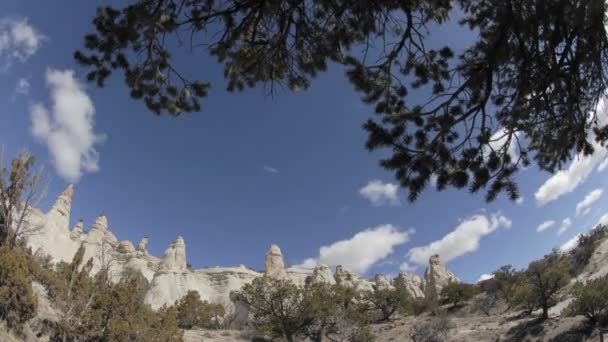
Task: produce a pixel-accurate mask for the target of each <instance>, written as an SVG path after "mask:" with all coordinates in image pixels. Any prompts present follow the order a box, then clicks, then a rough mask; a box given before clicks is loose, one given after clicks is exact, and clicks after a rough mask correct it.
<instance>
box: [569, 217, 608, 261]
mask: <svg viewBox="0 0 608 342" xmlns="http://www.w3.org/2000/svg"><path fill="white" fill-rule="evenodd" d="M607 224H608V213H606V214H604V215H602V217H600V218H599V220H597V223H596V224H595V225H594V226H593V227H591V229H590V230H594V229H595V228H596V227H597V226H599V225H607ZM582 234H583V233H579V234H576V235H575V236H574V237H572V239H570V240H568V241H566V243H564V244H563V245H562V246H561V247H560V248H559V250H560V251H562V252H569V251H571V250H572V249H573V248H574V247H576V246H578V238H579V237H580V236H581V235H582Z"/></svg>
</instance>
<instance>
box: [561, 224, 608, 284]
mask: <svg viewBox="0 0 608 342" xmlns="http://www.w3.org/2000/svg"><path fill="white" fill-rule="evenodd" d="M607 236H608V226H607V225H598V226H597V227H595V228H594V229H592V230H591V231H590V232H589V233H588V234H581V235H580V236H579V237H578V244H577V246H576V247H575V248H574V249H572V250H571V251H570V252H569V253H568V254H569V256H570V259H571V263H570V273H571V274H572V275H573V276H576V275H578V274H579V273H580V272H581V270H582V269H583V268H584V267H585V265H587V263H588V262H589V259H591V256H592V255H593V253H594V252H595V249H596V248H597V246H598V245H599V244H600V243H601V241H603V240H604V239H605V238H606V237H607Z"/></svg>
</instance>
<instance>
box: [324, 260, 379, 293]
mask: <svg viewBox="0 0 608 342" xmlns="http://www.w3.org/2000/svg"><path fill="white" fill-rule="evenodd" d="M334 279H335V280H336V283H337V284H338V285H341V286H344V287H348V288H352V289H354V290H357V291H373V290H374V287H373V285H372V283H371V282H369V281H367V280H365V279H361V278H360V277H359V276H358V275H357V274H356V273H354V272H352V271H350V270H348V269H346V268H345V267H343V266H342V265H338V266H336V272H335V273H334Z"/></svg>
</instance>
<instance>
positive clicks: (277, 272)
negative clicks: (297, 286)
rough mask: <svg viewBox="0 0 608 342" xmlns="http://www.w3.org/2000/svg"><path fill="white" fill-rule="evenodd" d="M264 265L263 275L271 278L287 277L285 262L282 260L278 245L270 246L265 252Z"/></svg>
mask: <svg viewBox="0 0 608 342" xmlns="http://www.w3.org/2000/svg"><path fill="white" fill-rule="evenodd" d="M265 265H266V268H265V269H264V275H265V276H267V277H269V278H272V279H285V278H287V272H285V263H284V262H283V253H281V249H280V248H279V246H277V245H272V246H270V249H269V250H268V252H267V253H266V261H265Z"/></svg>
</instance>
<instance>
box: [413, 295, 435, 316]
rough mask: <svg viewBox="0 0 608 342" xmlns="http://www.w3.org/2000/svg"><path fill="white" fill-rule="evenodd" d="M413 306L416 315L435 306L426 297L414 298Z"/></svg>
mask: <svg viewBox="0 0 608 342" xmlns="http://www.w3.org/2000/svg"><path fill="white" fill-rule="evenodd" d="M411 308H412V313H413V314H414V316H420V315H421V314H423V313H425V312H427V311H430V310H431V309H432V308H433V305H432V303H431V302H429V300H427V299H425V298H414V299H413V300H412V305H411Z"/></svg>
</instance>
